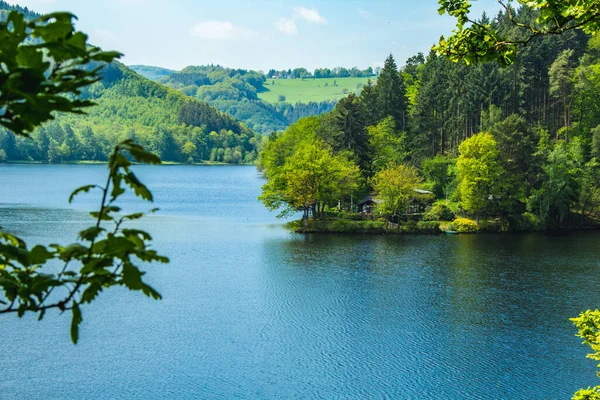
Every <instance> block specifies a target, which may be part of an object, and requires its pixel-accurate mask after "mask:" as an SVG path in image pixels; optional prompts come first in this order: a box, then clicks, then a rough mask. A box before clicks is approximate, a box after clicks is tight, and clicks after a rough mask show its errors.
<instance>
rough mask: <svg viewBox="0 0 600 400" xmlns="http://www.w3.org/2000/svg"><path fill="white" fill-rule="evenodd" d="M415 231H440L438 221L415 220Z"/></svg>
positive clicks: (426, 232)
mask: <svg viewBox="0 0 600 400" xmlns="http://www.w3.org/2000/svg"><path fill="white" fill-rule="evenodd" d="M417 232H418V233H424V234H432V233H440V232H441V231H440V221H433V220H431V221H419V222H417Z"/></svg>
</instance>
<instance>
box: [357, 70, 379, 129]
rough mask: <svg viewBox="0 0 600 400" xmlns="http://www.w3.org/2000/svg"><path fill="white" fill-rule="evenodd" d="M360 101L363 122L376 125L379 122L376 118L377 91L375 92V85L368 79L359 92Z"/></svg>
mask: <svg viewBox="0 0 600 400" xmlns="http://www.w3.org/2000/svg"><path fill="white" fill-rule="evenodd" d="M360 101H361V103H362V104H363V107H364V110H365V124H366V125H367V126H375V125H377V123H378V122H379V121H378V118H377V114H378V109H377V93H376V92H375V86H374V85H373V82H371V80H370V79H369V80H368V81H367V84H366V85H365V86H363V88H362V91H361V92H360Z"/></svg>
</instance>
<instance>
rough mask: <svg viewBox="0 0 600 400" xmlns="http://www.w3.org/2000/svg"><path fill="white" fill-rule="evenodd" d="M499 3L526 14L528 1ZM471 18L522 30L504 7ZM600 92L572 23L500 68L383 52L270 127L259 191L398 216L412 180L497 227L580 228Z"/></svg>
mask: <svg viewBox="0 0 600 400" xmlns="http://www.w3.org/2000/svg"><path fill="white" fill-rule="evenodd" d="M511 12H512V13H513V15H514V16H515V18H516V19H517V20H519V21H526V22H528V23H531V24H534V23H535V19H536V16H537V13H536V12H534V11H532V10H531V9H528V8H526V7H522V8H520V9H518V10H511ZM480 22H481V23H482V24H487V23H490V24H492V26H494V27H497V28H498V29H499V30H500V32H503V31H506V30H511V33H512V34H511V36H514V35H523V37H525V36H526V33H527V32H526V31H524V30H523V28H520V27H518V26H517V25H515V24H514V23H512V22H511V21H509V16H508V14H507V13H500V14H498V15H497V16H496V18H494V19H493V20H490V19H489V18H488V17H487V16H486V15H483V17H482V19H481V21H480ZM599 88H600V39H599V38H598V37H592V38H590V37H589V36H587V35H585V34H583V33H582V32H581V31H568V32H566V33H564V34H563V35H548V36H541V37H536V38H533V39H532V40H531V41H530V43H529V44H528V45H527V46H526V47H525V48H524V49H523V50H522V51H521V52H520V53H519V55H518V57H517V60H516V62H515V63H514V64H513V65H511V66H509V67H505V68H503V67H501V66H500V65H499V64H498V63H483V64H477V65H470V66H468V65H466V64H465V63H464V62H463V63H454V62H451V61H449V60H448V59H447V58H445V57H444V56H440V55H437V54H436V53H434V52H431V53H429V54H428V55H427V56H424V55H423V54H418V55H416V56H414V57H411V58H410V59H409V60H407V62H406V64H405V66H403V67H402V68H401V69H398V67H397V65H396V63H395V61H394V59H393V57H392V56H391V55H390V57H389V58H388V59H387V60H386V63H385V67H384V68H383V69H382V70H381V72H380V74H379V78H378V80H377V82H376V84H375V85H374V86H373V85H367V86H365V87H364V88H363V89H362V92H361V93H360V95H359V96H355V95H350V96H348V97H347V98H346V99H344V100H341V101H339V102H338V104H337V105H336V107H335V109H334V110H333V111H332V112H331V113H329V114H327V115H324V116H322V117H313V118H309V119H306V120H301V121H299V122H298V123H297V124H296V125H294V126H292V127H290V129H288V130H287V131H286V132H285V133H283V134H281V135H278V136H273V137H271V139H270V141H269V143H268V145H267V147H266V150H265V151H264V152H263V153H262V156H261V160H260V166H261V168H262V169H263V171H264V173H265V175H266V177H267V178H269V182H268V183H267V184H266V185H265V187H264V189H263V196H262V200H263V202H264V203H265V204H266V205H267V206H268V207H270V208H273V209H277V208H280V207H284V210H287V211H295V210H304V211H305V215H307V214H308V211H307V210H309V209H310V210H312V215H314V216H315V217H318V216H319V211H323V210H325V209H326V208H327V207H328V206H331V207H337V206H338V204H339V203H338V201H340V200H342V201H346V202H347V203H348V204H349V203H350V201H349V200H350V198H351V195H354V196H357V195H361V194H362V195H365V194H368V193H374V194H376V195H378V197H379V200H380V204H379V205H378V208H379V209H380V211H382V212H385V213H387V214H388V215H399V214H402V213H404V212H406V209H407V207H408V204H409V201H408V200H409V197H410V193H407V191H409V192H410V191H412V189H413V188H415V187H421V188H424V189H429V190H431V191H432V192H434V193H435V195H436V197H437V199H438V200H442V201H443V204H444V205H448V206H450V208H453V211H455V212H457V213H459V214H462V215H464V216H468V217H472V218H473V219H476V220H477V222H479V220H480V218H481V217H489V219H490V220H494V219H498V220H500V221H501V223H502V229H516V230H522V229H535V228H540V227H562V226H573V225H577V226H581V225H587V224H590V223H593V222H592V217H593V216H594V215H595V212H596V211H597V208H598V206H599V205H600V169H599V164H598V162H597V157H599V156H600V125H599V124H600V98H599V97H598V96H597V93H598V91H599ZM298 154H311V159H310V160H306V161H302V160H301V159H300V158H298V156H297V155H298ZM391 183H393V184H391ZM401 188H404V192H403V191H402V190H403V189H401Z"/></svg>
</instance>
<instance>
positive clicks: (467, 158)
mask: <svg viewBox="0 0 600 400" xmlns="http://www.w3.org/2000/svg"><path fill="white" fill-rule="evenodd" d="M459 151H460V156H459V157H458V161H457V166H458V180H459V186H458V189H459V192H460V199H461V204H462V206H463V208H464V209H465V210H466V211H469V212H473V213H479V212H482V211H486V210H487V209H489V207H490V196H492V197H493V196H501V194H499V192H498V186H499V185H498V183H499V182H500V181H501V180H502V177H503V175H504V169H503V168H502V165H501V164H500V158H499V152H498V147H497V144H496V141H495V140H494V138H493V137H492V135H491V134H489V133H480V134H477V135H475V136H472V137H471V138H469V139H467V140H465V141H464V142H463V143H462V144H461V145H460V147H459Z"/></svg>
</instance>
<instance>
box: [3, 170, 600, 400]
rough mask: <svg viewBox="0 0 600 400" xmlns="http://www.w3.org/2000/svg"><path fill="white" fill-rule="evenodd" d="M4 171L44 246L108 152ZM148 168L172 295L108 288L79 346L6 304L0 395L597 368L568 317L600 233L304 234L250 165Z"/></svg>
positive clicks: (138, 394)
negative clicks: (95, 161) (25, 180)
mask: <svg viewBox="0 0 600 400" xmlns="http://www.w3.org/2000/svg"><path fill="white" fill-rule="evenodd" d="M3 168H4V167H0V185H2V187H8V188H9V189H10V190H9V193H13V194H14V201H11V198H10V196H8V195H6V193H5V195H4V196H3V197H2V202H3V204H2V205H0V224H2V225H4V226H5V227H6V228H8V229H9V230H11V231H13V232H15V233H18V234H20V235H23V236H26V237H27V238H28V239H30V240H33V241H39V242H48V241H49V240H56V239H61V241H71V240H72V239H73V238H74V236H75V234H76V232H77V231H78V230H79V229H81V227H83V226H86V224H87V223H88V219H87V216H86V213H85V210H88V209H91V208H93V205H94V202H93V201H91V200H89V201H88V200H87V199H85V198H84V199H82V200H80V202H79V203H78V204H76V205H75V207H74V208H68V206H67V205H65V204H64V203H65V201H64V200H61V198H62V195H63V194H64V193H68V192H69V190H71V189H72V187H70V186H71V185H73V186H74V184H75V183H77V182H75V181H76V180H77V179H79V180H83V179H81V178H78V177H79V176H80V175H82V174H83V175H85V176H86V177H88V178H89V177H90V176H92V175H94V174H96V173H97V174H98V175H100V172H102V171H101V169H98V166H89V167H88V166H77V167H73V166H71V167H65V166H56V167H55V166H37V168H40V169H39V170H38V169H36V168H33V167H31V166H26V167H21V166H11V167H10V168H6V169H3ZM22 168H23V169H22ZM29 172H31V173H32V174H33V176H34V178H32V179H33V180H34V181H35V182H36V185H39V190H37V191H36V193H33V194H32V193H31V191H30V190H29V188H27V187H21V186H19V180H18V179H15V176H22V175H23V174H25V173H29ZM140 175H143V178H144V179H146V180H147V181H149V182H148V183H149V185H150V187H151V188H153V190H154V192H155V195H156V199H157V204H156V205H157V206H159V207H160V208H161V210H162V211H161V212H160V213H159V214H158V215H156V216H152V217H150V218H148V219H147V220H145V221H144V222H141V223H140V224H141V225H140V226H141V227H143V228H144V229H147V230H149V231H151V232H152V233H153V235H154V237H155V239H156V241H155V247H156V248H158V249H160V250H161V252H164V253H166V254H167V255H169V256H170V258H171V260H172V262H171V264H169V265H167V266H162V265H161V266H152V267H149V268H148V271H149V273H148V279H149V280H150V282H151V283H152V284H153V285H154V286H155V287H157V288H158V289H159V291H160V292H161V293H162V294H163V295H164V300H163V301H161V302H154V301H151V300H147V299H144V298H142V297H140V296H139V295H137V294H132V293H128V292H126V291H124V290H115V291H113V292H108V293H104V294H103V295H102V296H101V297H100V299H99V300H98V301H97V302H96V303H95V304H92V305H91V306H90V307H89V308H87V309H86V310H85V311H84V312H85V314H84V324H83V326H82V331H81V342H80V344H78V345H77V346H72V345H71V344H69V339H68V322H69V321H68V316H56V315H53V316H52V318H50V319H46V320H44V321H43V322H41V323H39V322H37V321H35V320H34V318H25V319H24V320H17V319H13V318H5V317H2V318H0V329H2V331H3V332H7V335H6V336H5V339H4V340H3V341H2V342H0V368H1V370H2V371H3V373H2V374H0V394H1V395H0V398H5V397H6V398H10V399H15V398H16V399H19V398H22V399H46V398H49V397H50V398H140V399H147V398H157V399H159V398H160V399H162V398H223V399H230V398H273V399H280V398H344V399H346V398H407V399H414V398H418V399H421V398H430V399H467V398H469V399H470V398H476V399H500V398H506V399H521V398H523V399H534V398H535V399H537V398H544V399H546V398H549V399H550V398H551V399H555V398H556V399H562V398H569V397H570V396H571V395H572V393H573V392H574V391H575V390H577V389H578V388H579V387H584V386H585V387H587V386H589V385H595V383H596V381H597V378H596V377H595V368H594V362H593V361H590V360H586V359H585V354H586V351H587V349H586V348H585V347H583V346H582V345H581V344H580V340H579V339H578V338H576V337H575V336H574V333H575V329H574V327H572V326H571V324H570V323H569V321H568V318H569V317H571V316H574V315H577V313H578V312H579V311H581V310H583V309H586V308H596V307H598V305H600V293H598V290H597V287H598V283H599V282H598V278H599V277H600V274H599V273H598V268H599V266H600V262H599V261H598V260H599V257H598V251H599V250H600V246H598V243H600V236H599V235H598V234H594V233H591V234H574V235H568V236H562V237H556V236H551V235H541V234H527V235H513V236H508V235H507V236H502V235H480V236H459V235H445V236H435V237H424V236H414V237H411V236H400V237H387V236H337V235H307V236H301V235H295V234H291V233H289V232H287V231H286V230H285V229H284V228H283V227H282V225H281V223H280V222H278V221H277V220H275V219H274V217H273V215H270V214H268V213H266V212H265V210H264V209H263V208H262V206H261V205H260V204H258V203H257V201H256V196H257V195H258V192H259V191H260V185H261V184H262V180H261V179H260V177H259V176H258V175H257V174H256V172H255V170H254V169H253V168H251V167H241V168H231V167H225V168H194V167H169V168H145V169H144V168H142V169H141V171H140ZM36 176H43V177H44V179H37V180H36V178H35V177H36ZM26 193H29V194H28V196H26V195H25V194H26ZM48 194H49V195H48ZM40 196H41V197H43V198H40ZM43 204H46V207H45V208H44V207H43V206H42V205H43ZM126 206H127V207H131V208H134V207H137V206H138V203H134V202H133V200H132V199H130V200H128V202H126Z"/></svg>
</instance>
